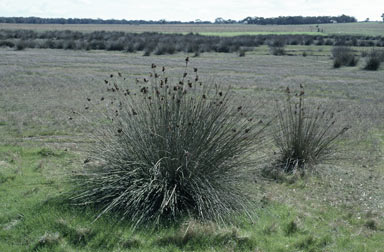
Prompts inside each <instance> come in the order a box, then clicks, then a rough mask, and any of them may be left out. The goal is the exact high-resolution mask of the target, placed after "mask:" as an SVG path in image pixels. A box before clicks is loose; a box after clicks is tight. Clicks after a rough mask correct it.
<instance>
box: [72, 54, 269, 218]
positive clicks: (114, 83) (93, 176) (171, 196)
mask: <svg viewBox="0 0 384 252" xmlns="http://www.w3.org/2000/svg"><path fill="white" fill-rule="evenodd" d="M188 62H189V59H188V58H187V59H186V64H185V71H184V73H183V75H182V78H180V79H179V80H178V81H171V80H170V79H168V77H167V75H166V73H165V68H164V67H163V68H162V69H161V72H160V73H158V72H157V70H156V69H157V67H156V65H154V64H152V72H151V73H150V76H149V78H144V79H143V80H138V79H137V80H136V84H130V85H129V84H127V83H126V81H121V82H119V81H118V80H122V79H124V78H123V77H122V75H121V74H120V73H119V74H118V75H117V76H116V77H115V76H112V75H111V77H112V78H111V79H110V80H106V81H105V84H106V85H107V89H108V90H109V92H110V94H111V95H110V99H109V101H108V102H107V104H108V105H107V106H108V111H109V112H107V113H106V114H105V119H106V120H102V121H103V122H104V124H103V125H101V127H100V128H98V129H97V130H96V131H95V132H96V133H94V134H93V137H94V138H95V144H93V145H92V146H91V149H90V151H89V160H92V162H93V163H97V165H93V166H89V167H85V168H84V170H83V171H82V172H80V173H79V174H76V176H75V182H76V185H77V186H76V188H75V189H74V191H73V196H72V197H71V199H72V200H73V202H74V203H76V204H80V205H94V206H97V207H98V209H100V213H99V216H101V215H103V214H105V213H107V212H114V213H117V214H118V215H119V216H121V218H124V219H129V220H132V221H133V223H134V224H135V225H136V224H142V223H148V222H150V223H153V222H154V223H160V222H161V221H162V220H171V221H172V220H176V219H178V218H179V217H192V218H196V219H199V220H202V221H204V220H214V221H219V222H227V221H228V220H230V219H231V216H232V215H233V214H234V213H238V212H244V211H246V212H247V211H248V210H249V207H250V206H251V205H252V204H251V202H250V200H249V198H248V197H247V196H246V193H245V191H244V190H245V188H244V182H245V181H246V180H248V179H249V178H250V176H248V172H249V169H250V168H251V167H252V165H253V164H254V162H255V159H254V158H251V154H253V156H255V155H254V153H255V152H254V150H255V148H257V147H258V143H260V142H258V140H259V139H260V135H261V134H260V133H261V132H262V130H263V128H264V126H262V125H260V124H258V123H255V122H257V121H258V120H253V118H250V117H247V114H246V111H245V108H244V107H243V106H233V105H232V104H231V101H232V100H233V99H232V98H234V94H233V93H232V92H231V91H230V90H226V91H223V90H221V89H220V88H219V87H218V86H217V85H216V86H215V85H205V84H203V83H202V82H201V81H200V80H199V76H198V70H197V69H196V68H194V69H193V72H192V71H190V70H189V67H188ZM124 80H125V79H124ZM105 97H106V96H105V95H103V96H102V98H99V99H100V100H102V101H101V103H106V100H107V99H106V98H105ZM88 100H91V99H88Z"/></svg>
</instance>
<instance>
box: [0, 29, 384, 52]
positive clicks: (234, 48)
mask: <svg viewBox="0 0 384 252" xmlns="http://www.w3.org/2000/svg"><path fill="white" fill-rule="evenodd" d="M18 41H23V42H22V43H24V48H51V49H71V50H110V51H125V52H137V51H141V52H143V53H145V54H148V53H149V54H150V53H154V54H156V55H162V54H173V53H177V52H187V53H194V54H195V56H198V55H200V53H204V52H223V53H233V52H237V53H240V51H241V50H242V48H253V47H257V46H260V45H271V44H274V43H282V44H284V45H313V44H314V45H319V46H320V45H324V44H325V45H337V46H348V45H357V46H373V45H376V46H384V38H383V37H367V36H351V35H338V36H335V35H329V36H314V35H252V36H251V35H242V36H234V37H219V36H202V35H199V34H193V33H189V34H186V35H182V34H163V33H155V32H144V33H124V32H106V31H95V32H90V33H81V32H77V31H69V30H66V31H45V32H35V31H30V30H0V46H6V47H15V44H17V43H18ZM274 47H275V48H278V47H276V46H274ZM281 48H282V47H280V49H281ZM281 52H283V51H282V50H279V49H276V54H277V55H279V54H281ZM273 54H274V53H273Z"/></svg>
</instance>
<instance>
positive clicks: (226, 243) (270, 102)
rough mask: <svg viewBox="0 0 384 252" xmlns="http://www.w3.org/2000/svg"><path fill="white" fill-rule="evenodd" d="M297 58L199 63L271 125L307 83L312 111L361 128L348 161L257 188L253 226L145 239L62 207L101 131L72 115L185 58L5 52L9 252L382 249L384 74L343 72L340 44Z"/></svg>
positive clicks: (177, 228)
mask: <svg viewBox="0 0 384 252" xmlns="http://www.w3.org/2000/svg"><path fill="white" fill-rule="evenodd" d="M356 25H360V24H356ZM39 27H41V29H42V27H43V26H39ZM103 27H104V26H103ZM112 27H113V26H112ZM224 27H227V26H224ZM242 27H243V26H242ZM244 27H248V26H244ZM39 29H40V28H39ZM66 29H67V28H66ZM87 29H89V28H87ZM103 29H105V27H104V28H103ZM111 29H112V28H111ZM215 29H216V28H215ZM355 49H356V50H358V48H355ZM286 50H287V54H288V55H286V56H272V55H270V52H269V49H268V47H267V46H260V47H257V48H255V50H254V51H250V52H247V53H246V56H245V57H238V55H237V54H230V53H227V54H223V53H203V54H201V56H200V57H196V58H191V59H190V60H191V66H196V67H198V68H199V72H200V76H201V77H202V78H204V79H205V82H209V81H210V82H214V83H217V84H218V85H220V86H223V87H226V86H229V85H231V86H232V87H233V88H234V90H235V91H236V93H237V94H238V97H239V99H241V100H243V101H246V102H247V105H248V106H250V107H253V108H255V113H257V116H258V117H260V118H270V117H271V115H272V114H273V107H274V105H275V101H274V100H275V99H276V98H281V96H282V93H283V90H284V89H285V88H286V87H287V86H289V87H291V88H295V87H297V86H298V85H299V84H303V85H304V86H305V90H306V95H307V97H308V98H307V99H308V101H316V102H319V103H322V104H323V105H328V106H332V107H333V108H337V109H338V110H340V111H341V113H339V118H338V119H339V120H338V121H339V122H340V123H342V124H344V125H349V126H351V130H350V131H349V132H348V135H347V136H346V138H345V139H342V140H341V141H340V142H339V143H338V145H340V147H341V149H342V150H343V154H342V156H341V157H340V158H339V159H338V160H337V162H335V163H334V164H329V165H321V166H319V167H318V168H319V174H317V175H314V176H311V177H308V178H304V179H300V180H294V179H292V180H291V179H290V178H288V179H286V181H285V182H280V183H278V182H275V181H265V180H262V179H260V178H259V177H257V176H255V182H254V183H253V184H251V185H247V186H249V188H250V191H251V192H252V194H253V197H254V199H255V200H257V201H258V202H259V204H258V205H259V208H257V209H255V210H254V217H253V219H254V220H253V222H252V221H250V220H249V219H248V218H245V217H243V216H238V219H237V221H236V223H235V224H234V225H232V226H217V225H215V224H213V223H205V224H200V223H197V222H196V221H194V220H185V223H183V224H181V225H176V224H175V225H170V226H166V227H163V228H160V229H152V228H150V227H149V228H139V229H138V230H136V231H135V232H133V231H132V230H131V229H130V228H129V227H128V226H129V223H124V222H122V223H119V224H115V221H116V220H115V219H114V218H113V217H112V216H104V217H102V218H101V219H99V220H98V221H96V222H93V220H94V214H95V212H94V210H92V209H85V210H84V209H78V208H74V207H70V206H68V205H63V204H62V203H61V202H60V197H61V195H62V193H63V192H66V191H67V190H68V187H69V185H68V184H66V183H65V176H66V175H67V174H69V173H71V171H74V170H78V169H81V167H82V165H83V160H84V159H85V158H86V157H85V156H84V149H85V148H86V147H87V146H88V145H89V144H91V142H90V140H89V138H88V137H87V133H88V132H89V129H90V127H89V126H90V125H89V123H91V124H92V122H84V121H81V120H76V118H74V119H73V120H69V118H70V117H71V116H72V114H71V111H72V109H75V110H80V111H84V107H85V105H86V104H87V101H86V98H87V97H90V96H96V97H97V95H99V91H100V89H102V88H103V87H104V86H103V85H104V84H103V82H104V81H103V80H104V79H106V78H108V77H109V75H110V74H111V73H113V74H115V73H116V72H121V73H122V74H123V75H125V76H127V77H128V79H129V80H131V81H132V83H134V80H135V78H142V77H144V76H146V75H147V74H148V72H150V65H151V64H152V63H155V64H157V65H158V66H166V67H167V69H168V70H167V71H168V72H169V73H170V74H171V75H172V74H175V76H179V75H180V72H182V71H183V59H184V57H185V55H184V54H174V55H167V56H164V55H162V56H150V57H143V56H142V53H130V54H128V53H122V52H107V51H72V50H49V49H26V50H24V51H15V50H11V49H4V48H2V49H0V55H1V56H0V199H1V200H0V251H356V252H357V251H359V252H360V251H381V250H382V244H383V243H384V215H383V208H384V189H383V186H382V185H383V183H384V160H383V148H384V127H383V126H384V121H383V118H384V83H383V80H384V69H383V67H381V69H379V71H375V72H370V71H364V70H362V67H363V65H364V59H363V58H362V59H360V61H359V64H358V65H357V66H355V67H342V68H339V69H333V68H332V60H331V59H330V55H331V52H330V51H331V47H329V46H287V47H286ZM303 52H306V54H307V56H306V57H303V56H301V55H302V54H303ZM256 108H257V109H256ZM90 114H91V115H92V111H90ZM260 151H262V152H264V153H265V155H266V160H267V161H263V162H268V160H269V159H271V158H273V151H274V150H273V149H266V150H260ZM263 162H261V163H260V165H261V166H262V165H264V163H263Z"/></svg>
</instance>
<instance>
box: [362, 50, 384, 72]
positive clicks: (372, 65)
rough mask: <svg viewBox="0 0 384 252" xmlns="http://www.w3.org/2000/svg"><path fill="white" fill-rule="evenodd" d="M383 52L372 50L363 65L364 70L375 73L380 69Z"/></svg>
mask: <svg viewBox="0 0 384 252" xmlns="http://www.w3.org/2000/svg"><path fill="white" fill-rule="evenodd" d="M383 59H384V57H383V52H380V51H379V50H375V49H373V50H372V51H370V52H369V53H368V56H367V61H366V63H365V67H364V69H365V70H371V71H376V70H378V69H379V68H380V64H381V62H382V61H383Z"/></svg>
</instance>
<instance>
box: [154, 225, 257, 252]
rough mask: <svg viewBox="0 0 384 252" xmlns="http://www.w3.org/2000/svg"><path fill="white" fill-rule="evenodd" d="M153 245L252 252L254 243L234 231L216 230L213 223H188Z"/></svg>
mask: <svg viewBox="0 0 384 252" xmlns="http://www.w3.org/2000/svg"><path fill="white" fill-rule="evenodd" d="M154 245H157V246H160V247H164V246H169V245H174V246H176V247H178V248H180V249H188V248H192V247H193V248H197V247H199V248H201V249H204V248H208V247H212V246H216V247H226V248H228V247H231V248H233V249H236V250H246V251H248V250H252V249H255V247H256V242H255V241H254V240H252V239H251V238H250V237H246V236H240V235H239V234H238V232H237V230H236V229H232V230H218V227H217V225H215V224H213V223H199V222H195V221H190V222H188V223H187V224H185V225H183V226H182V227H181V228H180V229H179V230H178V231H177V232H175V234H172V235H169V236H165V237H162V238H159V239H158V240H156V241H155V242H154Z"/></svg>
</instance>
